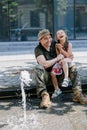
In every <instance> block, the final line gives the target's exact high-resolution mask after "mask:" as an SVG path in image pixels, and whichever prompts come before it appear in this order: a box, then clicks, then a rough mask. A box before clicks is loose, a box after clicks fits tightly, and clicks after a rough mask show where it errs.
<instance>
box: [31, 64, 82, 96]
mask: <svg viewBox="0 0 87 130" xmlns="http://www.w3.org/2000/svg"><path fill="white" fill-rule="evenodd" d="M34 78H35V82H36V86H37V94H38V95H39V94H41V92H42V91H47V86H52V81H51V75H50V72H47V71H46V70H45V69H44V67H43V66H42V65H39V64H38V65H36V66H35V68H34ZM69 78H70V80H71V83H72V90H73V92H75V91H79V92H82V88H81V82H80V77H79V75H78V71H77V70H76V66H75V65H73V66H72V67H70V68H69ZM57 79H58V84H61V83H62V81H63V79H64V74H62V75H59V76H57Z"/></svg>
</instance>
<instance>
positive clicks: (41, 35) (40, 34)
mask: <svg viewBox="0 0 87 130" xmlns="http://www.w3.org/2000/svg"><path fill="white" fill-rule="evenodd" d="M45 35H51V36H52V33H50V31H49V30H48V29H43V30H41V31H39V33H38V40H40V39H41V38H43V37H44V36H45Z"/></svg>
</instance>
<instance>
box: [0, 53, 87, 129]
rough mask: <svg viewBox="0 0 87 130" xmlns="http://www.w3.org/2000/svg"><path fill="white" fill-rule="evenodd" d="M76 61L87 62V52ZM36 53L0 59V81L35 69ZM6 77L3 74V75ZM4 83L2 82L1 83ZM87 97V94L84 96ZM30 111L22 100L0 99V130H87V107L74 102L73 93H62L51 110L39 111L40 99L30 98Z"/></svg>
mask: <svg viewBox="0 0 87 130" xmlns="http://www.w3.org/2000/svg"><path fill="white" fill-rule="evenodd" d="M74 54H75V59H74V60H75V61H76V62H77V61H78V62H82V63H85V64H86V63H87V52H86V51H84V52H81V51H79V52H74ZM32 63H35V58H34V55H33V54H24V55H13V56H12V55H9V56H5V55H4V56H0V79H1V78H2V75H3V73H6V74H7V73H8V71H9V72H11V71H12V70H18V69H20V68H21V69H25V68H28V67H30V66H31V67H32ZM3 78H4V75H3ZM0 83H1V80H0ZM85 94H86V93H85ZM26 103H27V107H26V108H27V110H26V112H25V111H24V109H23V107H22V99H21V98H19V99H17V98H14V99H12V98H10V99H0V117H1V118H0V130H44V129H45V130H53V129H54V130H64V129H66V130H86V129H87V105H80V104H79V103H73V102H72V93H67V94H62V95H61V96H60V97H59V98H57V99H55V100H53V101H52V105H51V107H50V108H49V109H47V110H43V109H39V107H38V106H39V103H40V100H39V99H38V98H34V99H30V98H29V97H27V102H26Z"/></svg>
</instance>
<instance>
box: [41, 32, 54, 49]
mask: <svg viewBox="0 0 87 130" xmlns="http://www.w3.org/2000/svg"><path fill="white" fill-rule="evenodd" d="M51 42H52V37H51V35H50V34H48V35H46V36H44V37H43V38H41V39H40V43H41V45H42V46H45V47H49V46H50V45H51Z"/></svg>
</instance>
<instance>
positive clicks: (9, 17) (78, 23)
mask: <svg viewBox="0 0 87 130" xmlns="http://www.w3.org/2000/svg"><path fill="white" fill-rule="evenodd" d="M44 28H47V29H49V30H50V31H51V32H52V33H53V35H54V37H55V33H56V31H57V30H58V29H64V30H65V31H66V32H67V34H68V37H69V39H71V40H76V39H82V40H87V0H1V1H0V41H1V42H2V41H3V42H4V41H31V40H37V34H38V32H39V30H41V29H44Z"/></svg>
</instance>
